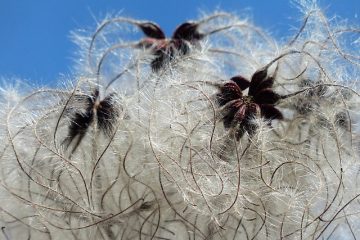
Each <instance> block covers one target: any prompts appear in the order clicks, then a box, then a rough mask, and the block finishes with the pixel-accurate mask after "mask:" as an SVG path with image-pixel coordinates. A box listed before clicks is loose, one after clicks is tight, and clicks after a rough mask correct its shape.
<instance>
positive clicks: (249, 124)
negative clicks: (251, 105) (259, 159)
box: [242, 118, 259, 137]
mask: <svg viewBox="0 0 360 240" xmlns="http://www.w3.org/2000/svg"><path fill="white" fill-rule="evenodd" d="M242 127H243V128H244V130H245V131H246V132H247V133H248V134H249V136H250V137H251V136H253V135H254V134H255V133H256V130H257V129H258V127H259V126H258V125H257V123H256V122H255V121H253V119H251V118H250V119H247V120H246V121H244V122H243V126H242Z"/></svg>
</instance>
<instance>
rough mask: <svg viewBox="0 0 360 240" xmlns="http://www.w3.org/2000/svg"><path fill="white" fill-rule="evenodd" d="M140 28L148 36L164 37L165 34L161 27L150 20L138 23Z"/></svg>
mask: <svg viewBox="0 0 360 240" xmlns="http://www.w3.org/2000/svg"><path fill="white" fill-rule="evenodd" d="M139 27H140V29H141V30H142V31H143V33H144V34H145V35H146V36H147V37H149V38H155V39H165V34H164V32H163V31H162V30H161V28H160V27H159V26H158V25H156V24H155V23H152V22H147V23H141V24H139Z"/></svg>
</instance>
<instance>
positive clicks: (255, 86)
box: [216, 69, 283, 140]
mask: <svg viewBox="0 0 360 240" xmlns="http://www.w3.org/2000/svg"><path fill="white" fill-rule="evenodd" d="M273 84H274V79H273V78H272V77H268V76H267V69H261V70H259V71H257V72H255V73H254V74H253V76H252V77H251V81H249V80H247V79H246V78H244V77H242V76H235V77H233V78H231V79H230V81H229V82H227V83H225V84H224V85H223V86H221V87H220V92H219V93H218V94H217V95H216V99H217V102H218V104H219V105H220V107H221V108H222V112H223V118H222V121H223V123H224V127H225V128H226V129H228V128H232V129H234V130H235V136H236V139H237V140H239V139H240V138H241V137H242V136H243V135H244V133H245V132H247V133H248V134H249V135H250V136H252V135H253V134H254V133H255V131H256V129H257V125H256V124H255V123H254V121H253V120H254V118H256V117H260V116H261V117H263V118H264V119H266V120H268V121H271V120H273V119H278V120H281V119H283V115H282V113H281V112H280V111H279V110H278V109H277V108H275V104H276V103H277V102H278V101H279V100H280V97H281V96H280V95H279V94H277V93H275V92H274V91H273V89H272V87H273ZM247 88H249V91H248V94H247V95H244V94H243V91H244V90H245V89H247Z"/></svg>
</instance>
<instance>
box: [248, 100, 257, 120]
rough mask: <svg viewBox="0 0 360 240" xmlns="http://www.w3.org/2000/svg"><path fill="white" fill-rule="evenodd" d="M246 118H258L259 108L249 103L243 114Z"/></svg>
mask: <svg viewBox="0 0 360 240" xmlns="http://www.w3.org/2000/svg"><path fill="white" fill-rule="evenodd" d="M245 115H246V117H247V118H255V117H258V116H260V107H259V105H258V104H256V103H250V104H249V105H248V106H247V108H246V113H245Z"/></svg>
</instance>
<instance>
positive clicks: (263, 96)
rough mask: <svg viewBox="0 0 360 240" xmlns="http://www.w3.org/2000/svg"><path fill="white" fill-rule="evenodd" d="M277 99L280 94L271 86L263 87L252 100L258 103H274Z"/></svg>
mask: <svg viewBox="0 0 360 240" xmlns="http://www.w3.org/2000/svg"><path fill="white" fill-rule="evenodd" d="M279 99H280V95H279V94H277V93H275V92H274V91H273V90H272V89H271V88H266V89H263V90H261V91H259V92H258V93H256V95H255V96H254V101H255V102H256V103H258V104H275V103H276V102H277V101H279Z"/></svg>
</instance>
